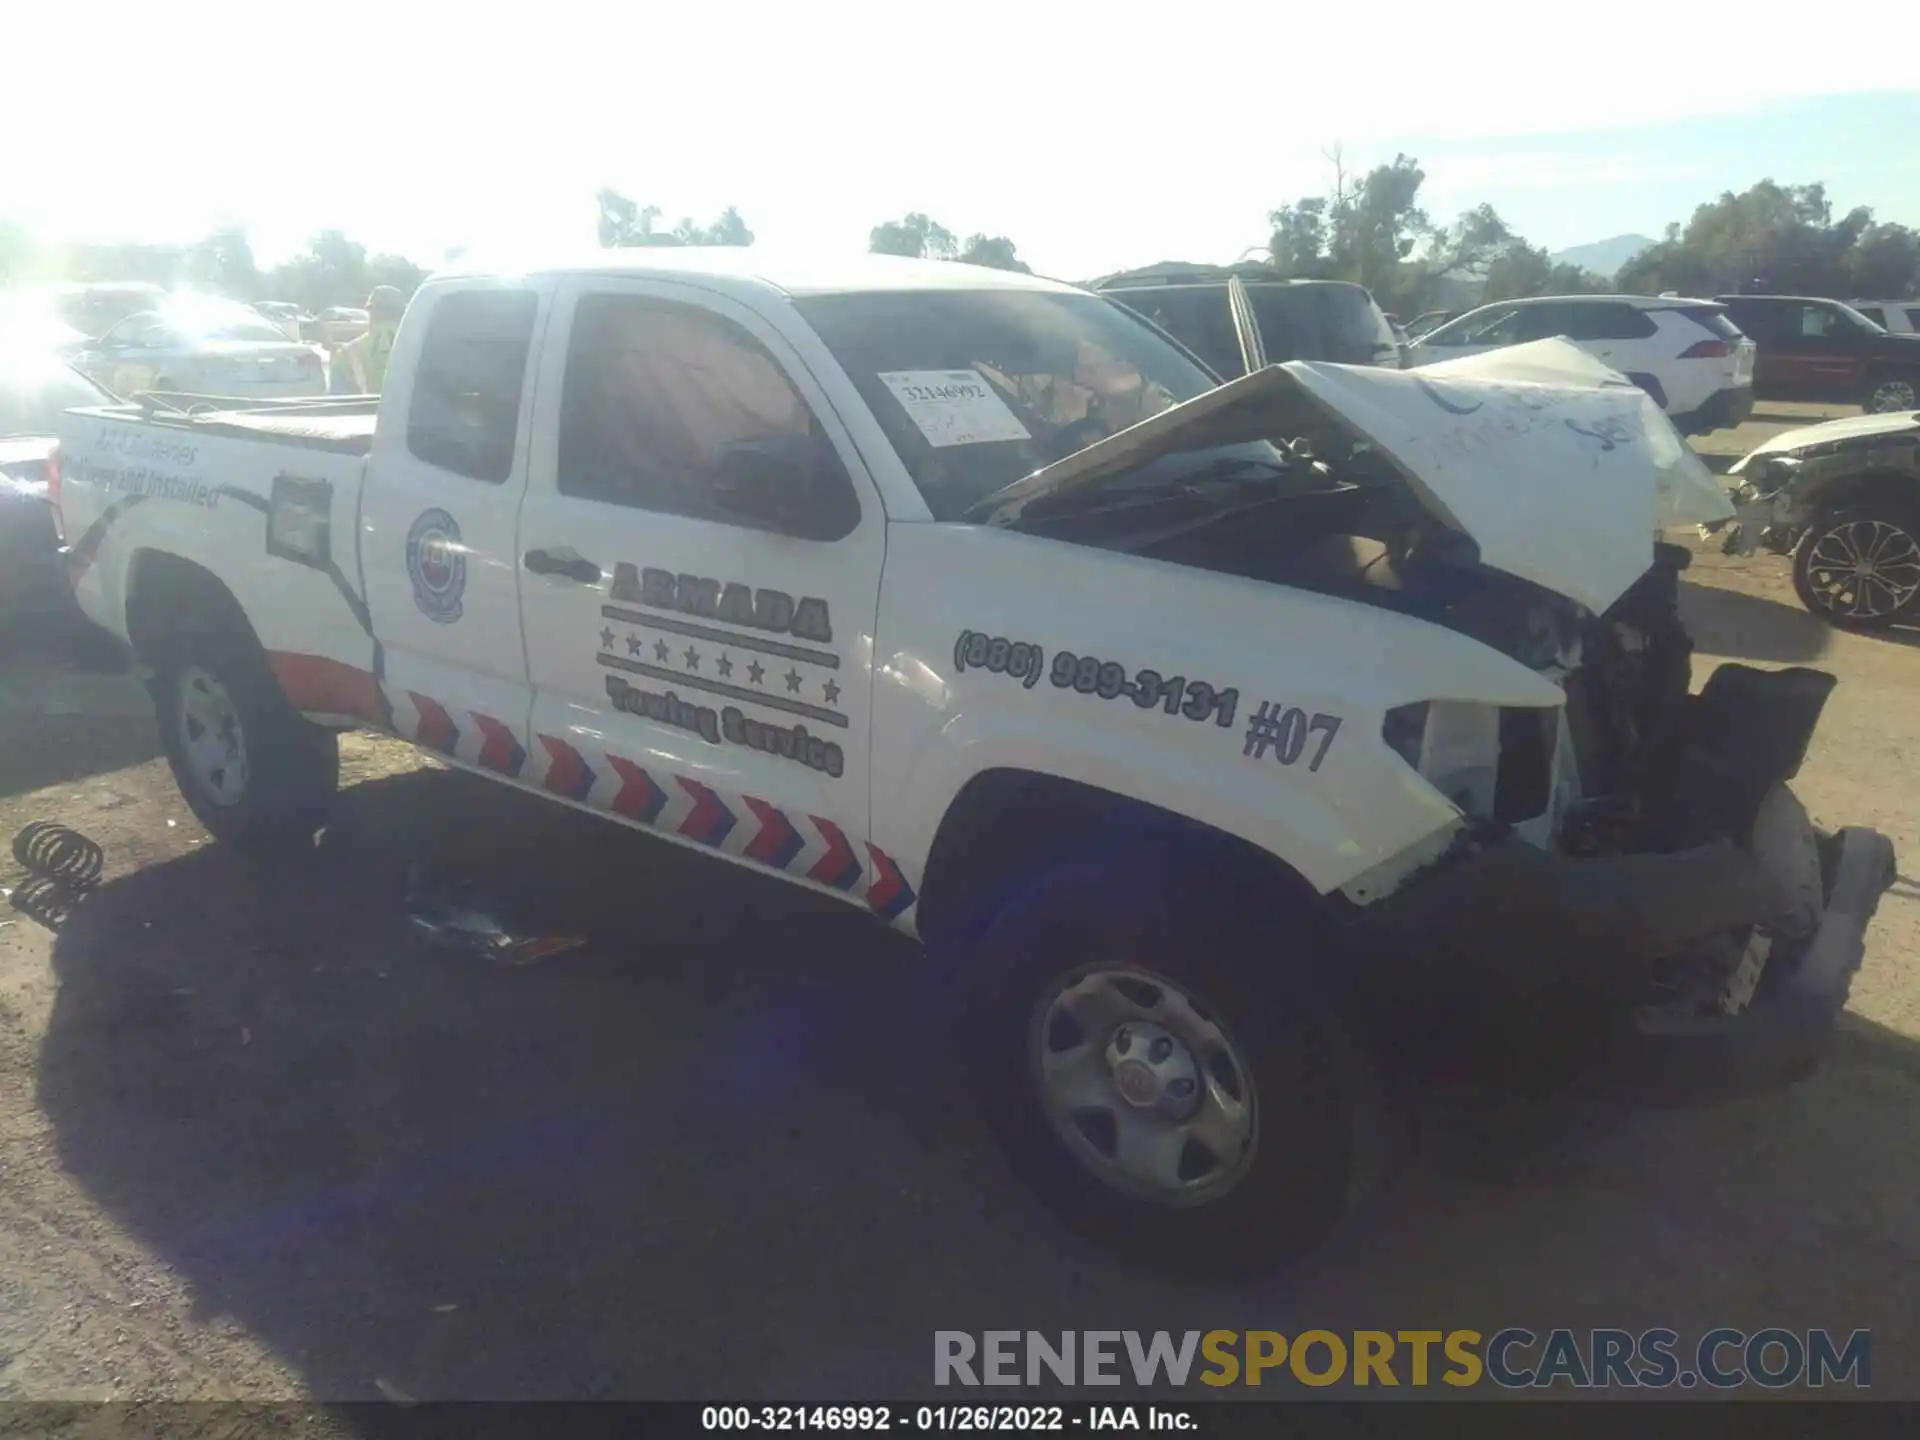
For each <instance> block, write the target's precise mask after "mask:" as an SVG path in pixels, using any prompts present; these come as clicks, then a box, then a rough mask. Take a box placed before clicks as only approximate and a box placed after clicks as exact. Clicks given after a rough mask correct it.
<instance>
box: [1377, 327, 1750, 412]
mask: <svg viewBox="0 0 1920 1440" xmlns="http://www.w3.org/2000/svg"><path fill="white" fill-rule="evenodd" d="M1554 335H1557V336H1560V337H1562V338H1564V339H1567V340H1571V341H1572V342H1573V343H1574V344H1576V345H1578V346H1579V347H1580V348H1581V349H1582V350H1584V351H1586V352H1587V353H1588V354H1589V355H1591V356H1593V357H1594V358H1595V359H1596V360H1600V361H1603V362H1604V363H1605V364H1606V365H1608V366H1609V367H1610V368H1612V369H1614V370H1617V371H1619V372H1620V373H1621V374H1622V375H1624V376H1626V377H1627V378H1628V379H1629V380H1631V381H1633V383H1634V384H1636V385H1638V386H1639V387H1640V388H1641V389H1642V390H1644V391H1646V392H1647V393H1648V394H1649V395H1651V396H1652V397H1653V398H1654V401H1655V403H1657V404H1658V405H1659V406H1660V408H1661V409H1662V410H1663V411H1665V412H1666V416H1667V418H1668V419H1669V420H1671V421H1672V422H1673V425H1674V428H1675V429H1676V430H1678V431H1679V432H1680V433H1681V434H1683V435H1699V434H1703V433H1704V432H1706V431H1708V430H1720V429H1724V428H1726V427H1728V426H1733V425H1738V424H1740V423H1741V422H1742V421H1744V420H1745V419H1746V418H1747V416H1748V415H1750V414H1752V413H1753V367H1754V345H1753V342H1752V341H1751V340H1748V339H1747V338H1746V337H1745V336H1744V335H1742V334H1741V333H1740V331H1739V330H1738V329H1737V328H1736V327H1735V326H1734V325H1733V323H1732V322H1731V321H1729V320H1728V318H1727V316H1726V315H1725V314H1724V313H1723V312H1722V310H1721V307H1720V306H1719V305H1717V304H1715V303H1713V302H1711V301H1707V300H1688V299H1684V298H1681V297H1677V296H1674V297H1669V296H1660V297H1654V296H1650V295H1546V296H1540V297H1538V298H1535V299H1530V300H1499V301H1495V302H1494V303H1493V304H1491V305H1482V306H1481V307H1480V308H1479V309H1478V310H1469V311H1468V312H1467V313H1466V314H1464V315H1462V316H1461V317H1460V318H1459V319H1457V320H1452V321H1449V322H1448V323H1447V324H1445V325H1442V326H1440V327H1439V328H1438V329H1436V330H1431V331H1429V332H1427V334H1426V335H1424V336H1423V337H1421V338H1420V339H1418V340H1416V341H1415V342H1414V344H1413V352H1412V356H1411V358H1410V359H1409V361H1408V363H1409V364H1411V365H1415V366H1420V365H1431V364H1433V363H1434V362H1435V361H1439V360H1454V359H1458V358H1459V357H1460V356H1462V355H1477V354H1479V353H1480V352H1481V351H1483V350H1492V349H1497V348H1498V347H1500V346H1503V345H1524V344H1526V343H1527V342H1528V341H1530V340H1541V339H1545V338H1546V337H1548V336H1554Z"/></svg>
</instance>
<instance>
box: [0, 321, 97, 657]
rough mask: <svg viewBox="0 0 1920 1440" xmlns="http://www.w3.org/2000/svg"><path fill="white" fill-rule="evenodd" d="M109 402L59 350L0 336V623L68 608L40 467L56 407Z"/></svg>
mask: <svg viewBox="0 0 1920 1440" xmlns="http://www.w3.org/2000/svg"><path fill="white" fill-rule="evenodd" d="M115 403H117V402H116V399H115V397H114V396H113V395H111V394H109V393H108V392H107V391H106V390H103V389H102V388H101V387H100V386H98V385H96V384H94V382H93V381H91V380H89V379H88V378H87V377H86V376H84V375H82V374H81V373H80V372H79V371H78V370H75V369H74V368H73V367H72V366H70V365H68V364H67V363H66V362H65V361H64V360H62V359H61V358H60V357H59V356H58V355H56V354H54V353H52V352H51V351H48V350H44V349H39V350H35V349H26V348H20V347H17V346H12V345H9V344H8V343H7V341H6V339H5V337H4V336H0V629H4V628H6V627H7V626H8V625H11V624H12V623H14V622H16V621H19V620H22V619H36V620H37V619H44V618H46V617H47V616H50V615H58V614H68V613H72V611H73V608H74V606H73V592H72V590H71V589H69V588H68V585H67V576H66V568H65V567H64V566H63V565H62V564H61V563H60V539H59V536H58V534H57V533H56V532H55V529H54V521H53V508H52V505H51V503H50V501H49V498H48V494H47V467H48V463H49V461H50V459H51V457H52V455H53V450H54V445H55V444H56V438H55V431H56V429H57V422H58V420H59V417H60V414H61V412H62V411H64V410H68V409H71V408H73V407H75V406H80V405H111V404H115Z"/></svg>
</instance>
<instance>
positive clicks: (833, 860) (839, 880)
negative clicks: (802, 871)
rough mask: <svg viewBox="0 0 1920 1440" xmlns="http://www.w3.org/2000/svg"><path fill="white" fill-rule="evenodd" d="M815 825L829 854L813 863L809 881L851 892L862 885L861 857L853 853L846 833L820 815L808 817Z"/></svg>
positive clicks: (809, 872)
mask: <svg viewBox="0 0 1920 1440" xmlns="http://www.w3.org/2000/svg"><path fill="white" fill-rule="evenodd" d="M807 818H808V819H810V820H811V821H813V823H814V828H816V829H817V830H819V832H820V834H821V836H822V837H824V838H825V840H826V842H827V853H826V854H824V855H822V856H821V857H820V858H819V859H818V860H816V861H814V862H813V868H812V869H811V870H809V871H807V878H808V879H809V880H818V881H819V882H820V883H821V884H822V885H831V886H832V887H833V888H834V889H836V890H851V889H853V887H854V886H855V885H858V884H859V883H860V875H861V870H860V857H859V856H858V855H855V854H854V853H853V846H851V845H849V844H848V843H847V837H846V833H845V832H844V831H842V830H841V828H840V827H839V826H838V825H836V824H834V823H833V822H832V821H831V820H822V819H821V818H820V817H819V816H818V815H810V816H808V817H807Z"/></svg>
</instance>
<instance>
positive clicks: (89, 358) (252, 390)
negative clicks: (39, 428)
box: [77, 301, 327, 400]
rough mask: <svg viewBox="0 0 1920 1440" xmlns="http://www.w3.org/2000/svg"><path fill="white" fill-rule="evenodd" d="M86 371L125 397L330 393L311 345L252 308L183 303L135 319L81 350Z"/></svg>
mask: <svg viewBox="0 0 1920 1440" xmlns="http://www.w3.org/2000/svg"><path fill="white" fill-rule="evenodd" d="M77 363H78V365H79V366H80V368H81V369H82V370H84V371H86V373H87V374H88V375H90V376H92V377H93V378H94V379H95V380H97V381H98V382H99V383H100V384H102V385H105V386H106V387H107V388H108V389H110V390H113V391H116V392H117V393H119V394H121V395H134V394H137V393H139V392H141V391H145V390H154V391H160V392H163V393H168V394H182V395H219V396H229V397H233V398H235V399H258V400H270V399H287V398H296V397H299V396H304V395H324V394H325V393H326V389H327V379H326V369H325V367H324V365H323V364H322V362H321V359H320V356H319V354H318V352H316V351H315V350H314V348H313V347H312V346H311V345H303V344H301V343H299V342H298V341H295V340H289V339H287V337H286V335H285V334H284V333H283V332H282V331H281V329H280V327H279V326H277V325H275V324H274V323H273V322H272V321H270V320H268V319H266V318H265V317H263V316H261V315H259V314H257V313H255V312H254V311H253V310H252V309H251V308H250V307H248V306H245V305H237V304H230V303H227V302H224V301H196V302H176V303H174V304H171V305H169V306H168V307H167V308H166V309H164V310H149V311H143V312H141V313H140V314H137V315H129V316H128V317H127V318H126V319H125V320H122V321H121V322H120V323H119V324H118V325H116V326H114V327H113V329H112V330H110V331H108V332H107V333H106V334H105V335H103V336H101V337H100V339H99V340H97V341H95V342H94V344H93V345H91V346H90V347H88V349H87V350H85V351H84V352H82V354H81V355H80V357H79V359H78V361H77Z"/></svg>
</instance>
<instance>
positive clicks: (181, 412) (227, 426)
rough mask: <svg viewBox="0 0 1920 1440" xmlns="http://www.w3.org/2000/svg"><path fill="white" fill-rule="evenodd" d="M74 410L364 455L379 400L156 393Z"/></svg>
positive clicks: (136, 421)
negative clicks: (255, 399)
mask: <svg viewBox="0 0 1920 1440" xmlns="http://www.w3.org/2000/svg"><path fill="white" fill-rule="evenodd" d="M73 413H75V414H78V415H87V416H92V417H95V418H98V419H102V420H119V421H123V422H125V421H131V422H133V423H135V424H141V423H144V424H149V425H153V426H156V427H159V428H164V429H170V430H190V431H193V432H195V433H197V434H216V435H231V436H233V437H234V438H235V439H240V440H268V441H272V442H274V443H276V444H279V443H291V444H295V445H299V446H301V447H302V448H303V449H310V450H326V451H331V452H333V453H334V454H337V455H365V454H367V453H368V452H369V451H370V450H371V449H372V448H373V427H374V421H375V419H376V418H377V416H378V413H379V401H378V399H377V398H375V397H372V396H367V397H354V398H351V399H343V400H332V399H325V400H309V401H280V402H276V403H270V404H256V403H242V402H227V401H223V399H222V398H221V397H219V396H205V395H168V396H158V395H156V396H153V397H151V399H150V401H148V402H145V403H139V404H127V405H101V406H95V407H93V408H90V409H83V410H76V411H74V412H73Z"/></svg>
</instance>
